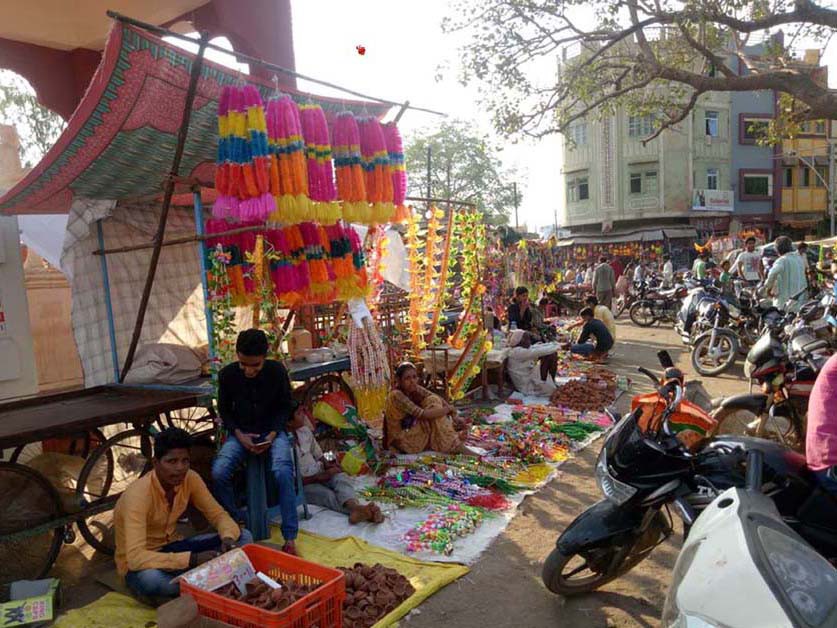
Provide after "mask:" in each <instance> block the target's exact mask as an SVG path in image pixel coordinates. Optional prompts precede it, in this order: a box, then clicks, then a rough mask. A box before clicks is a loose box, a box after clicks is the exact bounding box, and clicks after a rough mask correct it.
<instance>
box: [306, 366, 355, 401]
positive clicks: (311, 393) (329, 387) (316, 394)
mask: <svg viewBox="0 0 837 628" xmlns="http://www.w3.org/2000/svg"><path fill="white" fill-rule="evenodd" d="M341 390H342V391H343V392H344V393H346V395H347V396H348V397H349V399H350V400H351V402H352V403H356V402H355V395H354V393H353V392H352V389H351V388H350V387H349V385H348V384H347V383H346V381H345V380H344V379H343V378H342V377H340V376H339V375H337V374H336V373H328V374H326V375H323V376H322V377H319V378H317V379H315V380H314V381H313V382H311V383H310V384H309V385H308V386H307V387H306V388H305V392H304V397H303V402H304V404H305V406H306V407H308V408H313V407H314V403H315V402H316V401H317V400H318V399H319V398H320V397H322V396H324V395H327V394H328V393H331V392H337V391H341Z"/></svg>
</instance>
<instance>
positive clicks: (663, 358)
mask: <svg viewBox="0 0 837 628" xmlns="http://www.w3.org/2000/svg"><path fill="white" fill-rule="evenodd" d="M657 359H658V360H659V361H660V365H661V366H662V367H663V368H664V369H669V368H672V367H673V366H674V360H672V359H671V354H669V352H668V351H666V350H665V349H663V350H662V351H657Z"/></svg>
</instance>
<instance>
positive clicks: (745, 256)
mask: <svg viewBox="0 0 837 628" xmlns="http://www.w3.org/2000/svg"><path fill="white" fill-rule="evenodd" d="M730 272H731V273H733V274H738V276H739V277H741V278H742V279H743V280H744V281H748V282H750V283H758V282H759V281H762V280H763V279H764V267H763V266H762V263H761V254H760V253H758V252H757V251H756V239H755V238H753V237H749V238H747V240H746V241H745V242H744V250H743V251H741V253H739V254H738V257H736V258H735V263H734V264H733V265H732V268H730Z"/></svg>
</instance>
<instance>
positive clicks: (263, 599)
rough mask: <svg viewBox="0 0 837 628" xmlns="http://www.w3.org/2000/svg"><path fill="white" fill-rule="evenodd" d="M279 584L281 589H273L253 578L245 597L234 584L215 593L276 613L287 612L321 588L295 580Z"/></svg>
mask: <svg viewBox="0 0 837 628" xmlns="http://www.w3.org/2000/svg"><path fill="white" fill-rule="evenodd" d="M279 584H280V585H281V588H279V589H272V588H270V587H269V586H268V585H267V584H265V583H264V582H262V581H261V580H259V579H258V578H253V579H252V580H250V582H248V583H247V593H245V594H243V595H242V594H241V592H240V591H239V590H238V587H236V586H235V585H234V584H228V585H226V586H224V587H221V588H220V589H218V590H217V591H215V593H217V594H218V595H223V596H224V597H228V598H230V599H233V600H238V601H239V602H244V603H245V604H250V605H251V606H255V607H256V608H261V609H264V610H266V611H273V612H274V613H276V612H279V611H283V610H285V609H286V608H288V607H289V606H290V605H291V604H293V603H294V602H296V601H297V600H300V599H302V598H303V597H305V596H306V595H308V594H309V593H312V592H313V591H315V590H316V589H317V588H318V587H319V586H320V585H319V584H300V583H298V582H295V581H294V580H286V581H281V582H279Z"/></svg>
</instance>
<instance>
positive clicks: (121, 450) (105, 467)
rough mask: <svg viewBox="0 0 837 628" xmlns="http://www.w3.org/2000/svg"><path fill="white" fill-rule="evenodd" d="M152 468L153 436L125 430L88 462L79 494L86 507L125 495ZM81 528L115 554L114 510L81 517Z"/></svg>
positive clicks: (87, 537) (90, 539) (93, 543)
mask: <svg viewBox="0 0 837 628" xmlns="http://www.w3.org/2000/svg"><path fill="white" fill-rule="evenodd" d="M150 470H151V435H150V434H149V433H148V432H147V431H145V430H139V429H132V430H127V431H125V432H121V433H119V434H117V435H116V436H114V437H112V438H109V439H108V440H107V441H105V442H104V443H102V444H101V445H100V446H99V447H98V448H97V449H96V451H94V452H93V453H92V454H91V455H90V457H89V458H88V459H87V462H86V463H84V468H83V469H82V470H81V474H80V475H79V478H78V485H77V486H76V497H77V498H78V501H79V504H80V505H81V507H82V508H84V507H87V506H93V505H96V503H97V502H99V501H101V500H103V499H105V498H106V497H108V496H111V495H119V494H121V493H122V491H124V490H125V489H126V488H128V486H129V485H130V484H131V483H132V482H134V481H135V480H137V479H139V478H141V477H142V476H143V475H145V474H146V473H148V472H149V471H150ZM113 504H114V505H115V504H116V502H113ZM78 530H79V532H81V535H82V536H83V537H84V539H85V540H86V541H87V542H88V543H90V545H91V546H93V547H94V548H96V549H97V550H99V551H100V552H104V553H106V554H113V552H114V549H115V547H116V543H115V538H114V534H113V510H106V511H104V512H100V513H98V514H95V515H91V516H90V517H87V518H86V519H79V521H78Z"/></svg>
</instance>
